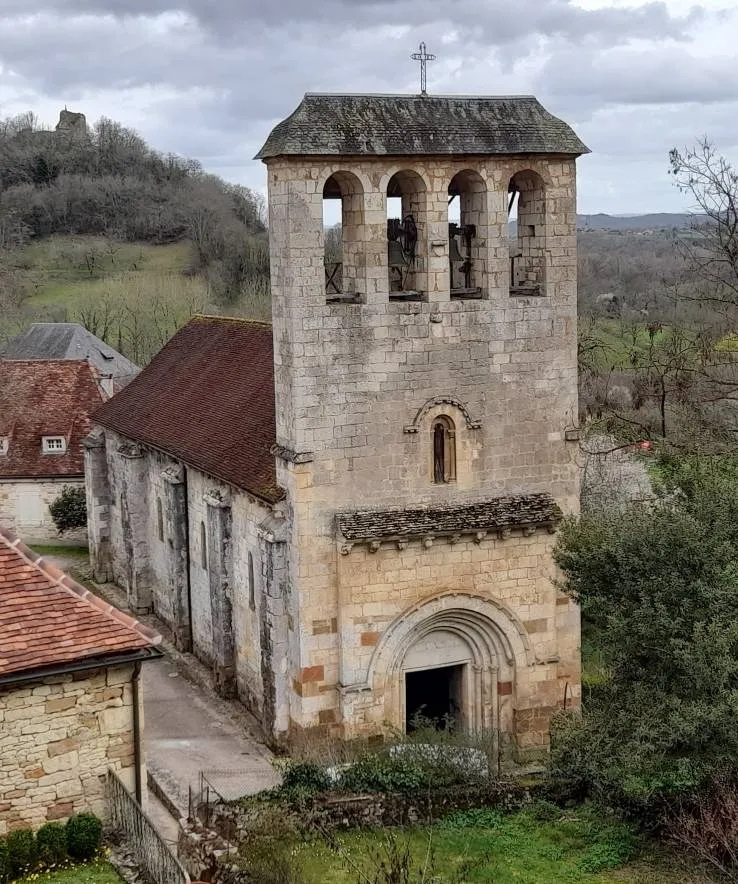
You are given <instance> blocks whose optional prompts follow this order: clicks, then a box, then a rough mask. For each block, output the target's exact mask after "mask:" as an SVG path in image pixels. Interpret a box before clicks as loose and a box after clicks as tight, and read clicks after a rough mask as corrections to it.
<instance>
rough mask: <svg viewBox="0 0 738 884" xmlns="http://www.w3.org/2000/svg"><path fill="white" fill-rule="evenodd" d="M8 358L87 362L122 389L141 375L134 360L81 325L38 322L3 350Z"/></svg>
mask: <svg viewBox="0 0 738 884" xmlns="http://www.w3.org/2000/svg"><path fill="white" fill-rule="evenodd" d="M0 357H4V358H5V359H87V360H89V361H90V362H91V363H92V364H93V365H95V366H96V367H97V368H98V369H99V370H100V373H101V374H102V375H110V376H111V377H112V378H113V381H114V382H115V385H116V386H117V387H122V386H124V385H125V384H126V383H128V381H130V380H131V378H133V377H135V375H136V374H138V372H139V367H138V366H137V365H135V364H134V363H133V362H131V361H130V359H126V357H125V356H123V355H122V354H120V353H119V352H118V351H117V350H114V349H113V348H112V347H111V346H110V345H109V344H106V343H105V341H102V340H101V339H100V338H98V337H97V336H96V335H93V334H92V332H90V331H88V330H87V329H86V328H85V327H84V326H83V325H80V324H79V323H77V322H34V323H33V324H32V325H31V326H29V327H28V328H27V329H25V331H22V332H21V333H20V334H18V335H16V336H15V337H14V338H11V339H10V340H9V341H8V342H7V343H6V345H5V347H4V348H3V349H2V350H0Z"/></svg>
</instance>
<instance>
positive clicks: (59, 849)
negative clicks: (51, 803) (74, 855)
mask: <svg viewBox="0 0 738 884" xmlns="http://www.w3.org/2000/svg"><path fill="white" fill-rule="evenodd" d="M36 845H37V847H38V858H39V860H40V861H41V862H42V863H43V864H44V865H46V866H53V865H58V864H59V863H61V862H63V861H64V860H65V859H66V857H67V832H66V829H65V828H64V825H63V824H62V823H46V825H43V826H41V828H40V829H39V830H38V832H36Z"/></svg>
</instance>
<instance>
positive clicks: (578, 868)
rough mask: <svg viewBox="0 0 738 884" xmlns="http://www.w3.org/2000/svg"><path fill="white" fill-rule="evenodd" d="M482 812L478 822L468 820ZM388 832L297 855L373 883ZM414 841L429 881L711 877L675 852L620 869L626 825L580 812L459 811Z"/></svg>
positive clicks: (329, 879) (682, 880)
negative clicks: (540, 815) (539, 816)
mask: <svg viewBox="0 0 738 884" xmlns="http://www.w3.org/2000/svg"><path fill="white" fill-rule="evenodd" d="M475 816H476V818H477V824H471V825H470V824H468V822H467V821H468V820H473V819H474V817H475ZM455 820H456V821H458V822H455ZM485 821H486V822H485ZM619 831H620V835H619V834H618V832H619ZM383 837H384V836H383V835H382V834H378V833H372V832H367V831H362V832H350V833H344V834H341V835H340V838H339V844H338V848H337V849H332V848H329V847H328V846H327V845H326V844H325V843H323V842H318V843H315V844H306V845H302V846H300V847H298V848H297V849H296V853H295V856H296V858H297V860H298V862H299V863H300V865H301V867H302V869H303V872H304V874H305V876H306V879H307V880H308V881H309V882H314V884H344V882H345V884H348V882H351V884H354V882H357V884H358V882H362V881H369V880H373V878H372V877H371V875H370V874H369V872H370V870H371V869H375V868H376V859H375V860H374V861H373V860H372V857H375V858H376V857H382V856H384V857H386V852H384V851H383V849H382V843H383ZM406 841H407V843H408V845H409V847H410V850H411V853H412V856H413V857H414V859H415V861H416V867H415V868H416V869H417V870H418V871H419V870H420V869H422V868H423V865H424V864H425V863H426V862H427V878H426V879H423V880H428V881H436V880H437V881H444V882H459V884H461V882H464V884H483V882H484V884H609V882H613V884H614V882H618V881H619V882H629V884H687V882H690V884H698V882H702V884H707V882H708V881H710V880H711V879H710V878H707V877H704V876H703V877H691V876H692V875H694V874H699V873H696V872H695V870H694V867H693V864H692V867H691V868H689V871H688V870H687V869H685V867H682V866H681V865H680V864H679V863H678V861H676V865H675V864H674V863H675V860H674V858H673V857H671V855H670V854H668V853H667V854H665V855H664V856H661V855H656V856H648V855H647V856H643V857H640V858H639V859H638V860H637V861H635V862H630V863H625V864H621V866H620V867H618V868H612V866H613V865H616V866H617V865H618V860H619V858H620V857H622V855H623V854H622V850H623V841H622V830H619V828H618V827H614V828H609V827H607V826H605V827H600V826H598V824H597V823H593V822H592V821H591V818H589V817H588V815H587V814H586V813H585V814H583V815H582V814H581V813H580V812H579V811H572V812H571V813H570V814H565V815H564V816H562V817H561V818H559V819H557V820H551V821H540V820H536V819H534V818H533V817H532V816H529V815H528V814H526V813H519V814H515V815H513V816H499V815H498V814H496V813H493V812H490V811H484V810H480V811H471V812H469V813H464V814H456V815H453V816H452V817H450V818H448V820H445V821H441V822H440V823H439V824H437V825H436V826H434V827H433V828H432V829H430V830H428V829H411V830H407V831H406V832H402V833H400V834H399V843H400V845H403V844H404V843H405V842H406ZM429 845H430V851H429ZM608 866H610V867H609V868H608ZM362 874H363V875H364V876H365V877H362ZM416 874H417V871H416ZM434 876H435V877H434ZM411 877H412V876H411ZM413 880H415V879H414V878H413ZM418 880H421V879H420V878H418Z"/></svg>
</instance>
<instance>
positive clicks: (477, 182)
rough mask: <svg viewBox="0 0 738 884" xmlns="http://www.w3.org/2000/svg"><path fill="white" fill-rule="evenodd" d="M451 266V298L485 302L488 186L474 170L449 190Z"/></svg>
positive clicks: (463, 174) (456, 179)
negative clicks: (483, 299)
mask: <svg viewBox="0 0 738 884" xmlns="http://www.w3.org/2000/svg"><path fill="white" fill-rule="evenodd" d="M448 193H449V200H448V262H449V282H450V289H451V297H452V298H456V299H466V298H482V297H484V294H483V293H484V290H485V286H486V261H485V256H484V251H483V250H484V246H485V243H486V239H487V225H488V220H489V219H488V217H487V185H486V183H485V181H484V179H483V178H482V176H481V175H479V173H477V172H473V171H471V170H468V171H463V172H459V173H458V174H456V175H454V177H453V178H452V179H451V182H450V184H449V186H448Z"/></svg>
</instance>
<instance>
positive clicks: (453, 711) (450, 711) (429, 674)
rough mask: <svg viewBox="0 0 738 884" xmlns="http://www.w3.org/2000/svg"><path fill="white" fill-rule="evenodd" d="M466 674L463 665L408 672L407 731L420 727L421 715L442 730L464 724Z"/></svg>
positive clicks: (406, 676) (406, 695)
mask: <svg viewBox="0 0 738 884" xmlns="http://www.w3.org/2000/svg"><path fill="white" fill-rule="evenodd" d="M463 674H464V666H463V664H460V665H458V666H441V667H439V668H438V669H421V670H419V671H418V672H406V673H405V730H406V731H407V733H412V732H413V731H414V730H415V729H416V725H417V719H418V717H420V718H422V719H424V720H427V719H430V720H431V721H433V723H434V724H435V726H436V727H437V728H438V729H439V730H445V729H446V728H458V727H459V726H460V725H461V683H462V678H463ZM424 723H425V722H424Z"/></svg>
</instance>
